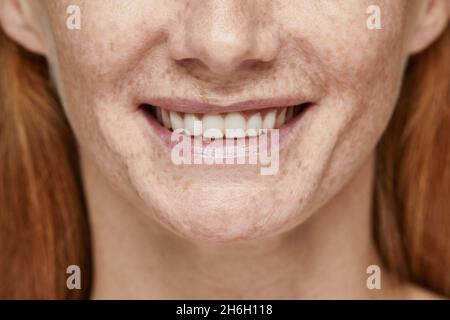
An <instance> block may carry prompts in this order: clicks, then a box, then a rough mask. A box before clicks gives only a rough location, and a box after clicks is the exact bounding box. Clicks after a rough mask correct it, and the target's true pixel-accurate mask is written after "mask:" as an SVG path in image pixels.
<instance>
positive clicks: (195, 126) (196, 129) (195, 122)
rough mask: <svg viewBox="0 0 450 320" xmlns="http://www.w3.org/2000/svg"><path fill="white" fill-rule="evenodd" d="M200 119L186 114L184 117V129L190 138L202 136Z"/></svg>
mask: <svg viewBox="0 0 450 320" xmlns="http://www.w3.org/2000/svg"><path fill="white" fill-rule="evenodd" d="M200 121H201V120H200V119H199V118H198V117H197V116H196V115H195V114H192V113H186V114H185V115H184V128H185V129H186V130H187V131H188V133H189V134H190V135H191V136H194V137H196V136H199V135H201V134H202V129H201V127H200V125H199V124H200Z"/></svg>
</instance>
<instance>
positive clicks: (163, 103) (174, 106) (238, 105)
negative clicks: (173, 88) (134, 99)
mask: <svg viewBox="0 0 450 320" xmlns="http://www.w3.org/2000/svg"><path fill="white" fill-rule="evenodd" d="M306 102H308V101H307V100H305V99H293V98H282V99H255V100H246V101H242V102H235V103H231V104H212V103H207V102H201V101H194V100H189V99H173V98H156V99H150V100H148V101H145V104H149V105H152V106H156V107H161V108H163V109H166V110H169V111H177V112H183V113H227V112H235V111H248V110H260V109H268V108H284V107H291V106H297V105H301V104H303V103H306Z"/></svg>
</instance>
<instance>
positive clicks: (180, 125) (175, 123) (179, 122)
mask: <svg viewBox="0 0 450 320" xmlns="http://www.w3.org/2000/svg"><path fill="white" fill-rule="evenodd" d="M170 123H171V127H172V129H173V130H177V129H184V120H183V117H182V116H181V115H180V114H179V113H178V112H174V111H171V112H170Z"/></svg>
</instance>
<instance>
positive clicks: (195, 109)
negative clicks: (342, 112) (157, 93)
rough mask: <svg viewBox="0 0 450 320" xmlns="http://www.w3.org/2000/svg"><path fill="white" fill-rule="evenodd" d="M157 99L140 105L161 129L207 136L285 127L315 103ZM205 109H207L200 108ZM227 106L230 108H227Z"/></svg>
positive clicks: (233, 135)
mask: <svg viewBox="0 0 450 320" xmlns="http://www.w3.org/2000/svg"><path fill="white" fill-rule="evenodd" d="M157 103H158V102H156V103H154V104H153V103H152V104H147V103H145V104H142V105H140V109H141V110H142V112H144V113H145V114H146V116H147V117H151V118H152V119H153V120H154V121H156V123H157V124H159V126H160V128H159V129H162V130H165V131H167V132H175V131H176V132H179V133H181V134H184V135H187V136H191V137H203V138H207V139H210V138H214V139H244V138H252V137H258V136H260V135H262V134H265V133H267V131H269V130H273V129H279V130H283V129H284V128H287V127H288V126H289V125H290V124H291V123H293V122H295V120H297V119H298V118H300V117H301V116H302V115H303V114H304V113H305V112H306V111H307V110H308V109H309V108H310V107H311V106H312V105H313V103H312V102H305V103H300V104H295V105H286V106H277V105H273V106H270V103H267V101H266V102H261V103H259V104H257V105H256V106H254V108H253V109H252V104H253V103H242V104H236V105H233V106H229V107H220V106H209V107H208V106H204V105H203V106H202V105H201V104H196V105H192V107H190V105H189V104H188V103H186V102H179V103H173V104H168V103H167V101H165V102H161V103H160V104H157ZM272 104H274V102H272ZM202 109H203V111H204V112H200V111H202ZM224 109H226V110H227V111H228V110H230V111H228V112H224Z"/></svg>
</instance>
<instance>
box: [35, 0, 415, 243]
mask: <svg viewBox="0 0 450 320" xmlns="http://www.w3.org/2000/svg"><path fill="white" fill-rule="evenodd" d="M415 3H416V2H415V1H408V0H397V1H392V0H377V1H374V0H332V1H330V0H315V1H310V0H292V1H288V0H283V1H281V0H278V1H274V0H255V1H239V0H209V1H203V0H190V1H189V0H183V1H180V0H161V1H148V0H130V1H123V0H120V1H119V0H70V1H66V0H64V1H50V0H44V1H41V2H37V3H36V4H35V5H34V6H35V7H36V8H35V9H36V10H40V11H43V12H44V13H45V14H44V15H43V17H44V18H42V19H41V20H40V23H39V26H40V30H42V32H41V36H42V37H41V38H42V41H43V48H44V50H45V54H46V56H47V58H48V60H49V62H50V64H51V67H52V73H53V76H54V78H55V81H56V83H57V87H58V91H59V95H60V97H61V99H62V102H63V105H64V109H65V111H66V114H67V116H68V118H69V121H70V123H71V125H72V127H73V130H74V132H75V135H76V137H77V140H78V143H79V146H80V152H81V155H82V158H83V162H84V164H85V165H89V166H94V167H96V168H97V170H98V172H99V174H100V175H101V176H103V177H104V178H105V180H106V181H107V182H108V185H110V186H111V187H112V188H113V190H116V191H117V192H118V193H120V194H121V195H122V196H123V197H124V198H125V199H126V200H127V201H129V202H130V203H131V204H132V205H133V206H134V207H136V208H137V209H138V210H139V211H141V212H143V213H145V214H146V215H147V216H148V217H149V218H151V219H156V220H157V221H159V222H160V223H162V224H164V225H165V226H166V227H168V228H170V229H171V230H172V231H174V232H176V233H178V234H181V235H183V236H184V237H187V238H191V239H211V240H222V241H223V240H236V239H251V238H256V237H261V236H267V235H273V234H275V233H278V232H281V231H284V230H287V229H289V228H292V227H294V226H297V225H299V224H300V223H301V222H302V221H304V220H305V219H306V218H308V217H309V216H311V215H312V214H313V213H314V212H316V211H317V210H318V209H319V208H320V207H321V206H322V205H324V204H325V203H326V202H327V201H330V200H331V199H332V198H333V197H334V196H335V195H336V194H337V193H338V192H339V190H340V189H341V188H342V187H343V186H344V184H345V183H346V182H348V181H349V180H350V178H351V177H352V176H353V175H354V174H355V173H356V172H357V171H358V169H359V168H360V167H361V165H362V164H364V163H365V162H366V161H368V159H370V157H371V156H372V155H373V151H374V148H375V145H376V143H377V141H378V140H379V138H380V136H381V135H382V133H383V131H384V129H385V127H386V126H387V123H388V121H389V118H390V116H391V114H392V112H393V109H394V106H395V104H396V100H397V97H398V94H399V90H400V87H401V82H402V75H403V71H404V67H405V64H406V62H407V59H408V55H409V53H410V52H409V50H410V46H411V42H412V39H411V37H412V35H411V31H410V30H412V27H411V25H412V21H413V20H414V12H415V7H416V6H415ZM372 4H375V5H378V6H379V8H380V9H381V12H380V13H381V26H382V29H372V28H369V27H368V25H367V20H370V19H371V18H374V17H373V16H372V14H373V13H374V11H370V12H371V13H370V14H369V13H367V9H368V8H369V6H370V5H372ZM70 5H77V6H79V8H80V9H81V29H80V30H77V29H75V30H71V29H68V28H67V26H66V23H67V20H68V18H70V17H71V15H70V14H68V13H67V12H66V10H67V8H68V7H69V6H70ZM73 12H74V13H76V12H75V11H73ZM375 18H376V17H375ZM371 21H372V20H371ZM149 104H152V105H156V106H160V107H163V109H165V110H168V111H180V112H183V113H181V114H179V116H180V117H181V121H184V122H181V124H185V125H186V123H188V122H187V121H188V120H186V119H187V118H188V117H189V115H188V116H186V114H188V113H192V114H197V116H198V117H199V118H202V117H209V118H208V119H209V120H205V118H203V119H204V125H205V126H206V123H207V121H210V122H208V125H209V126H214V125H212V124H215V125H216V126H222V128H224V127H226V126H227V125H228V126H233V125H235V126H238V125H236V124H239V123H241V126H244V125H245V126H247V127H248V126H251V124H249V123H250V122H251V121H250V118H252V117H253V120H252V121H256V124H254V125H255V126H256V127H258V126H259V125H260V124H258V121H259V120H258V116H257V115H256V114H257V113H258V112H260V114H261V117H262V119H261V121H262V122H263V123H264V121H265V117H266V116H267V114H269V113H270V111H272V110H273V111H276V116H279V115H280V114H281V113H282V112H283V109H284V108H285V107H287V106H291V105H300V104H305V105H306V104H308V105H309V107H308V108H307V109H306V110H305V111H304V112H303V113H302V114H301V115H297V116H296V117H294V119H293V120H291V121H287V120H285V122H284V124H283V122H280V124H279V125H280V131H279V136H280V141H279V170H278V171H277V172H274V174H271V175H262V174H261V170H260V169H261V167H262V165H250V164H246V165H244V164H240V165H238V164H234V165H217V164H214V165H207V164H198V165H176V164H175V163H174V162H173V157H171V155H172V148H171V147H170V146H169V145H168V143H167V141H166V140H167V139H169V138H170V131H169V130H168V129H166V128H164V127H163V126H162V125H160V124H159V123H158V122H157V121H155V120H154V119H153V118H151V117H152V116H150V115H149V113H148V112H147V111H145V110H144V108H143V106H144V105H149ZM243 110H246V112H245V113H243V114H239V113H233V114H231V115H230V113H231V112H232V111H234V112H239V111H243ZM217 114H220V118H217V117H214V116H213V115H217ZM255 115H256V118H255V117H254V116H255ZM233 116H234V118H233ZM183 117H184V118H183ZM227 117H228V118H227ZM150 118H151V119H150ZM169 118H170V114H169ZM177 119H178V118H177V117H176V114H175V113H173V115H172V122H171V123H170V124H171V125H173V126H175V127H177V122H176V121H177ZM226 119H234V120H233V121H231V120H230V121H231V122H226ZM255 119H256V120H255ZM268 119H269V120H266V121H268V122H269V123H270V119H271V118H268ZM166 120H167V119H166ZM169 120H170V119H169ZM281 120H282V119H281ZM281 120H279V121H281ZM230 123H231V124H230ZM180 126H181V125H180ZM269 127H271V125H270V124H269ZM226 129H227V128H224V130H226ZM250 140H251V139H247V140H243V141H250ZM241 141H242V140H241ZM274 152H275V151H274ZM274 161H275V160H274ZM266 167H267V166H266ZM124 214H126V213H124Z"/></svg>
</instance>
